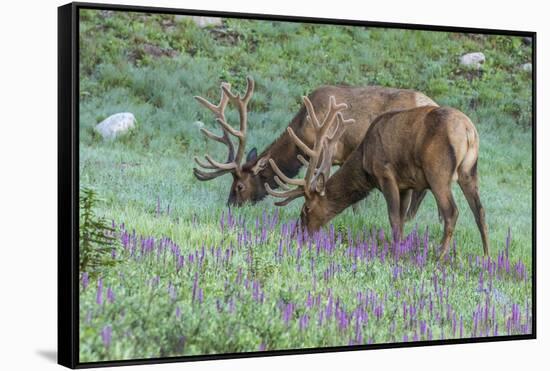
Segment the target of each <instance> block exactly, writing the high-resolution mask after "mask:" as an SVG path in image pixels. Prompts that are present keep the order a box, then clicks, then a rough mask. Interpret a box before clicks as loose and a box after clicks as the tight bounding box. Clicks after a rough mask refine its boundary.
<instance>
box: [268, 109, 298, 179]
mask: <svg viewBox="0 0 550 371" xmlns="http://www.w3.org/2000/svg"><path fill="white" fill-rule="evenodd" d="M306 115H307V112H306V109H305V107H304V106H303V105H302V107H301V108H300V111H298V113H297V114H296V116H294V118H293V119H292V121H291V123H290V125H289V126H290V127H291V128H292V129H293V130H294V132H296V133H300V132H301V128H302V126H303V125H305V123H306ZM298 154H300V150H299V149H298V147H297V146H296V144H295V143H294V142H293V141H292V138H290V135H288V132H287V131H286V128H285V130H284V132H283V133H282V134H281V135H280V136H279V138H277V140H275V141H274V142H273V143H271V144H270V145H269V147H267V148H266V149H265V150H264V151H263V152H262V153H261V154H260V155H259V156H258V159H261V158H263V157H265V156H268V158H271V159H273V161H275V163H276V164H277V166H279V169H281V171H282V172H283V173H284V174H285V175H286V176H288V177H290V178H293V177H295V176H296V175H297V174H298V172H299V171H300V168H301V167H302V163H301V162H300V161H299V160H298V157H297V156H298ZM258 174H259V176H260V178H261V180H262V184H263V183H264V182H267V183H268V184H269V185H270V186H271V187H272V188H277V187H278V185H277V183H275V180H274V177H275V172H274V171H273V169H272V168H271V166H269V165H268V166H266V167H265V168H264V169H263V170H261V171H260V172H259V173H258Z"/></svg>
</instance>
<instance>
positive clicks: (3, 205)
mask: <svg viewBox="0 0 550 371" xmlns="http://www.w3.org/2000/svg"><path fill="white" fill-rule="evenodd" d="M104 2H107V3H111V2H112V1H109V0H104ZM118 3H126V4H133V5H149V6H152V5H154V6H164V7H175V8H188V9H204V10H226V11H236V12H253V13H268V14H285V15H302V16H315V17H331V18H347V19H361V20H371V21H387V22H402V23H420V24H436V25H450V26H465V27H487V28H501V29H519V30H530V31H537V32H538V75H539V78H538V141H537V142H538V146H539V151H538V160H539V161H538V162H539V167H538V170H539V173H538V178H539V182H538V188H539V189H540V190H541V191H539V194H538V202H537V207H538V210H539V213H538V215H539V218H540V219H539V223H538V226H539V238H538V285H537V286H538V293H537V294H538V334H539V339H538V340H536V341H521V342H504V343H502V342H501V343H487V344H468V345H453V346H437V347H424V348H409V349H389V350H377V351H360V352H359V351H356V352H346V353H331V354H316V355H299V356H284V357H269V358H254V359H241V360H225V361H212V362H198V363H192V364H189V363H187V364H185V365H182V364H167V365H155V366H137V367H136V366H134V367H128V368H126V369H127V370H131V369H138V367H140V368H139V369H156V370H176V369H182V368H183V367H184V368H185V369H187V370H225V369H227V368H231V369H240V370H257V369H263V370H281V369H282V370H284V369H291V368H292V369H315V370H330V369H342V368H359V367H361V368H363V369H364V368H369V369H384V370H388V369H396V368H398V367H399V368H401V369H407V370H414V369H422V370H426V371H427V370H436V369H437V370H441V369H445V370H465V369H482V368H485V369H493V370H499V371H500V370H509V369H510V370H511V369H515V370H518V369H524V370H525V369H527V370H528V369H533V368H534V369H540V368H542V367H541V366H540V365H541V364H542V362H544V360H547V359H548V349H550V335H549V331H550V329H549V323H550V321H549V319H548V316H550V313H547V308H548V297H549V294H548V291H547V290H546V286H548V285H550V283H549V282H548V281H549V274H548V273H546V272H545V271H544V265H543V264H544V263H545V262H547V261H548V256H549V253H548V248H549V247H550V246H549V245H550V244H549V242H550V235H548V234H546V231H545V228H546V226H547V224H548V222H549V221H550V218H549V217H546V211H547V210H550V197H549V196H548V194H546V193H544V191H543V190H545V189H548V188H549V187H550V177H549V174H548V172H547V171H546V169H547V168H546V164H547V163H546V161H550V145H548V143H547V142H546V141H548V140H550V129H549V128H548V126H547V125H546V118H547V116H548V114H547V112H548V111H547V105H545V104H544V102H546V103H548V96H547V95H546V92H547V91H548V89H549V83H550V81H549V78H548V76H549V74H548V73H547V68H549V65H548V63H549V61H550V55H549V53H550V49H549V45H548V39H549V37H550V21H549V20H548V11H547V10H546V9H544V8H545V7H544V4H545V2H543V1H531V0H523V1H517V0H516V1H504V0H501V1H495V2H484V1H479V0H460V1H453V2H451V1H447V2H445V1H441V0H434V1H423V0H415V1H411V0H386V1H364V0H355V1H354V0H338V1H336V2H335V1H326V2H321V1H310V0H309V1H308V0H301V1H297V0H274V1H270V2H262V1H251V0H248V1H247V0H232V1H222V0H186V1H183V0H180V1H176V0H157V1H153V0H130V1H124V0H120V1H118ZM62 4H63V2H62V1H59V0H41V1H16V0H11V1H6V2H3V3H2V9H1V11H0V17H1V21H0V28H1V32H0V38H1V43H0V50H1V54H0V64H1V67H0V73H1V79H0V94H1V99H0V102H1V103H0V151H1V156H0V161H1V166H0V187H1V188H0V189H1V192H0V197H1V198H0V249H1V252H0V355H1V356H0V368H1V369H4V370H18V369H25V370H49V369H56V368H57V369H59V368H60V366H57V365H56V364H55V352H56V336H57V335H56V300H57V299H56V269H57V268H56V254H57V252H56V248H57V245H56V243H57V242H56V228H57V227H56V220H57V219H56V218H57V217H56V210H57V209H56V207H57V199H56V194H57V188H56V187H57V173H56V171H57V135H56V131H57V126H56V125H57V114H56V107H57V95H56V94H57V93H56V89H57V87H56V86H57V76H56V71H57V48H56V43H57V38H56V37H57V36H56V35H57V9H56V7H57V6H58V5H62ZM541 288H542V290H541ZM545 349H546V351H545Z"/></svg>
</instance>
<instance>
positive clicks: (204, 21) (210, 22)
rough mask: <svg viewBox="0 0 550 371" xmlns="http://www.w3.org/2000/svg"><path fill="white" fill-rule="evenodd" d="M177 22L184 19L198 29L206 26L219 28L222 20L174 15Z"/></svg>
mask: <svg viewBox="0 0 550 371" xmlns="http://www.w3.org/2000/svg"><path fill="white" fill-rule="evenodd" d="M175 19H176V21H177V22H181V21H183V20H186V19H191V20H192V21H193V22H194V23H195V24H196V25H197V26H199V27H200V28H204V27H208V26H221V25H222V19H221V18H218V17H199V16H187V15H176V17H175Z"/></svg>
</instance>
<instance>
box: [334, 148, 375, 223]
mask: <svg viewBox="0 0 550 371" xmlns="http://www.w3.org/2000/svg"><path fill="white" fill-rule="evenodd" d="M362 147H363V146H361V145H360V146H359V147H357V148H356V149H355V150H354V151H353V152H352V154H351V155H350V156H349V158H348V159H347V160H346V162H344V164H343V165H342V166H341V167H340V169H338V171H336V172H335V173H334V175H332V176H331V177H330V178H329V180H328V181H327V185H326V197H327V198H326V199H327V213H328V214H329V215H330V217H333V216H336V215H337V214H339V213H341V212H342V211H343V210H345V209H346V208H347V207H348V206H351V205H353V204H354V203H356V202H358V201H360V200H362V199H363V198H365V197H367V196H368V194H369V192H370V191H371V190H372V189H373V188H374V186H373V182H372V179H371V178H370V176H369V175H368V174H367V172H366V171H365V170H364V169H363V151H362Z"/></svg>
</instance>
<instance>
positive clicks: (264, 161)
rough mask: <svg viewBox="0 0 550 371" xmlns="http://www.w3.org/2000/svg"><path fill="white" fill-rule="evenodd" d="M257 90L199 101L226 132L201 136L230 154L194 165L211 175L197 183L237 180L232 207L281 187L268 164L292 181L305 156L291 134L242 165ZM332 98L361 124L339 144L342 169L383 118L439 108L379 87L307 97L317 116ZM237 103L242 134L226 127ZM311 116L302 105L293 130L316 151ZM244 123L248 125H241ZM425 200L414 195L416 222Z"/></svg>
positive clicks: (333, 89)
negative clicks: (405, 111) (383, 115)
mask: <svg viewBox="0 0 550 371" xmlns="http://www.w3.org/2000/svg"><path fill="white" fill-rule="evenodd" d="M253 89H254V81H253V80H252V78H250V77H248V88H247V91H246V94H245V96H244V98H239V97H238V96H237V95H233V94H232V93H231V92H230V86H229V84H227V83H222V86H221V90H222V97H221V100H220V103H219V104H218V105H217V106H216V105H214V104H212V103H209V102H208V101H207V100H205V99H204V98H201V97H195V98H196V99H197V100H198V101H199V102H200V103H201V104H202V105H204V106H205V107H206V108H208V109H209V110H211V111H212V112H214V114H215V115H216V118H217V120H218V122H219V123H220V126H221V127H222V130H223V135H222V136H217V135H215V134H213V133H211V132H209V131H208V130H206V129H202V131H203V133H204V134H205V135H206V136H207V137H208V138H211V139H213V140H215V141H218V142H221V143H225V144H226V145H227V146H228V148H229V154H228V157H227V161H226V163H225V164H221V163H219V162H215V161H214V160H213V159H212V158H210V157H209V156H207V157H206V160H207V163H205V162H203V161H200V160H198V159H195V161H196V162H197V163H198V164H199V166H200V167H202V168H204V169H207V170H213V171H204V170H201V169H199V168H194V169H193V172H194V174H195V176H196V177H197V179H198V180H203V181H204V180H210V179H213V178H216V177H218V176H220V175H223V174H226V173H231V174H232V175H233V184H232V185H231V190H230V193H229V198H228V201H227V202H228V204H229V205H237V206H240V205H242V204H243V203H245V202H257V201H260V200H262V199H263V198H264V197H265V196H266V194H267V193H266V190H265V188H264V186H263V185H264V183H266V182H267V183H268V184H269V185H270V186H271V187H272V188H276V187H277V186H278V184H277V183H276V182H275V179H274V175H275V174H274V172H273V170H272V168H271V167H270V166H268V164H269V160H270V159H272V160H274V161H275V162H276V163H277V164H278V166H279V168H280V169H281V171H282V172H283V173H284V174H285V175H286V176H287V177H290V178H293V177H294V176H296V175H297V174H298V172H299V170H300V168H301V167H302V163H301V162H300V161H298V159H297V155H298V154H302V155H304V153H302V152H301V151H300V149H299V148H298V146H296V144H295V142H294V140H293V139H292V138H291V137H290V135H289V134H288V132H287V131H286V130H285V132H284V133H283V134H282V135H281V136H280V137H279V138H278V139H277V140H275V141H274V142H273V143H272V144H271V145H269V146H268V147H267V148H266V149H265V150H264V151H263V152H262V153H261V154H260V155H257V150H256V148H253V149H252V150H251V151H250V152H249V153H248V155H247V157H246V162H245V163H243V164H241V161H242V159H243V154H244V152H243V151H244V149H245V148H244V147H245V144H246V119H247V115H246V112H247V111H246V108H247V103H248V101H249V99H250V96H251V95H252V92H253ZM329 96H334V97H335V98H336V100H338V101H344V102H347V105H348V112H349V115H350V116H352V117H354V118H355V120H356V121H357V123H356V125H353V127H351V128H349V130H347V131H345V132H344V134H343V135H342V136H341V137H340V139H339V140H338V141H337V142H336V143H335V149H334V157H333V160H332V162H333V164H337V165H341V164H343V162H344V161H345V160H346V158H347V157H348V156H349V155H350V154H351V152H352V151H353V150H354V149H355V147H357V145H358V144H359V143H360V142H361V139H362V138H363V136H364V135H365V133H366V132H367V129H368V128H369V125H370V124H371V122H372V121H373V120H374V119H375V118H376V117H377V116H379V115H380V114H381V113H383V112H387V111H393V110H401V109H408V108H413V107H419V106H425V105H433V106H437V104H436V103H435V102H434V101H433V100H431V99H430V98H428V97H427V96H425V95H424V94H421V93H419V92H417V91H414V90H403V89H392V88H385V87H380V86H369V87H351V86H322V87H320V88H318V89H316V90H315V91H314V92H313V93H311V94H310V95H309V98H308V99H309V100H310V102H311V104H312V106H313V107H314V108H315V110H316V111H317V113H319V114H323V113H326V112H327V110H328V109H329V106H328V105H327V103H328V100H329V99H328V97H329ZM229 100H230V101H232V102H234V103H235V104H236V105H237V107H238V109H239V114H240V118H241V130H240V131H235V130H233V129H232V128H231V127H230V126H229V125H227V122H226V121H225V117H224V109H225V108H226V106H227V103H228V101H229ZM306 117H307V110H306V108H305V106H304V105H302V107H301V108H300V110H299V111H298V113H297V114H296V116H295V117H294V118H293V119H292V121H291V123H290V124H289V126H288V127H289V128H291V129H292V130H293V132H294V133H295V135H296V136H297V137H298V138H299V139H300V140H301V141H303V142H304V143H305V144H307V145H310V146H311V145H312V144H313V141H314V136H315V132H314V130H313V129H312V128H311V127H309V126H307V125H306ZM243 120H244V124H243ZM230 135H234V136H236V137H237V138H238V140H239V149H238V153H237V156H235V155H234V148H233V144H232V143H231V140H230ZM422 197H423V195H422V194H419V195H418V196H417V195H416V194H415V195H414V196H413V202H411V208H410V211H409V212H410V216H411V217H412V216H414V214H415V213H416V209H417V208H418V205H419V204H420V202H419V201H421V199H422Z"/></svg>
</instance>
